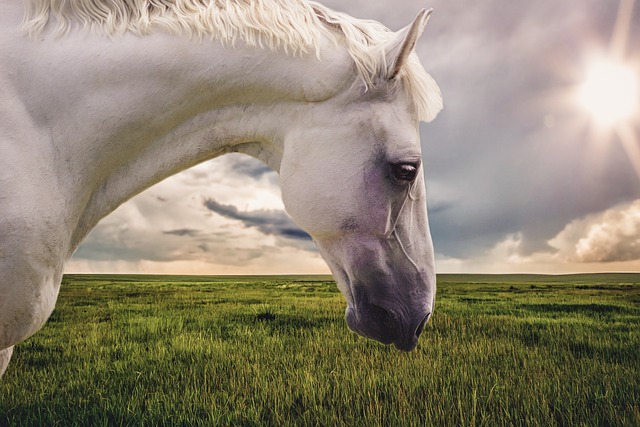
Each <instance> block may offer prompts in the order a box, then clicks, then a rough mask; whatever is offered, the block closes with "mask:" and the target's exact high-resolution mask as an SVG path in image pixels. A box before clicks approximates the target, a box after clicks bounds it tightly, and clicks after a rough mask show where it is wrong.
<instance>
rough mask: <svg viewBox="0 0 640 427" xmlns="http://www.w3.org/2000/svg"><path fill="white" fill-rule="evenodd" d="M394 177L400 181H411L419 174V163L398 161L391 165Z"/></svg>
mask: <svg viewBox="0 0 640 427" xmlns="http://www.w3.org/2000/svg"><path fill="white" fill-rule="evenodd" d="M391 170H392V172H393V177H394V178H395V179H397V180H400V181H408V182H411V181H413V180H414V179H416V176H418V165H417V164H415V163H396V164H392V165H391Z"/></svg>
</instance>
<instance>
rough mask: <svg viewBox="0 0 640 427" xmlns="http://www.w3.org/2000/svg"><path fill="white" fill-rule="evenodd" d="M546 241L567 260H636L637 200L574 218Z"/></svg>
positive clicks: (639, 252) (639, 256)
mask: <svg viewBox="0 0 640 427" xmlns="http://www.w3.org/2000/svg"><path fill="white" fill-rule="evenodd" d="M549 243H550V244H551V246H553V247H555V248H557V249H558V250H559V252H560V255H561V256H562V257H563V258H565V259H567V260H569V261H577V262H586V263H588V262H605V263H608V262H624V261H635V260H640V200H636V201H634V202H632V203H629V204H625V205H620V206H616V207H613V208H611V209H607V210H606V211H604V212H601V213H598V214H594V215H589V216H587V217H585V218H581V219H578V220H575V221H573V222H571V223H570V224H568V225H567V226H566V227H565V228H564V230H562V231H561V232H560V233H559V234H558V235H557V236H556V237H555V238H554V239H552V240H551V241H550V242H549Z"/></svg>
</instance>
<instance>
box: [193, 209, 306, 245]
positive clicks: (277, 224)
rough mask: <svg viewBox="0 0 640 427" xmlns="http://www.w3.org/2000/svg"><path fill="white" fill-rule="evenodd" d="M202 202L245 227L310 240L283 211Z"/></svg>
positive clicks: (265, 232)
mask: <svg viewBox="0 0 640 427" xmlns="http://www.w3.org/2000/svg"><path fill="white" fill-rule="evenodd" d="M203 204H204V206H206V208H207V209H209V210H210V211H212V212H215V213H217V214H219V215H222V216H224V217H227V218H232V219H236V220H239V221H241V222H242V223H243V224H244V225H245V227H254V228H256V229H258V230H260V232H261V233H263V234H266V235H275V236H281V237H285V238H289V239H297V240H307V241H311V236H309V235H308V234H307V233H305V232H304V231H302V230H301V229H300V228H299V227H298V226H296V225H295V223H294V222H293V221H292V220H291V218H290V217H289V215H287V214H286V213H285V212H284V211H275V210H256V211H249V212H240V211H239V210H238V208H236V207H235V206H231V205H224V204H221V203H218V202H217V201H215V200H214V199H206V200H205V201H204V202H203Z"/></svg>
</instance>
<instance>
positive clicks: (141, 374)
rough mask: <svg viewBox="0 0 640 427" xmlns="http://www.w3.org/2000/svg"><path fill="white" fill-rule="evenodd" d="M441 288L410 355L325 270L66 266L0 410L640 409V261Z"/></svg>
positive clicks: (443, 420) (112, 414) (194, 417)
mask: <svg viewBox="0 0 640 427" xmlns="http://www.w3.org/2000/svg"><path fill="white" fill-rule="evenodd" d="M438 287H439V288H438V295H437V298H436V311H435V313H434V315H433V317H432V320H431V322H430V323H429V324H428V326H427V327H426V329H425V332H424V333H423V335H422V337H421V339H420V344H419V346H418V349H417V350H416V351H414V352H412V353H401V352H398V351H397V350H395V349H394V348H390V347H385V346H382V345H379V344H377V343H375V342H372V341H369V340H366V339H364V338H360V337H358V336H356V335H355V334H353V333H351V332H350V331H348V329H347V327H346V324H345V322H344V306H345V303H344V301H343V298H342V296H341V295H340V294H339V292H338V291H337V289H336V287H335V284H334V283H333V281H332V280H331V279H330V278H328V277H325V276H290V277H286V276H281V277H177V276H176V277H174V276H117V275H113V276H79V275H75V276H66V277H65V279H64V282H63V286H62V291H61V293H60V297H59V299H58V304H57V308H56V310H55V312H54V314H53V316H52V318H51V319H50V321H49V323H48V324H47V325H46V326H45V327H44V328H43V329H42V330H41V331H40V332H38V333H37V334H36V335H35V336H34V337H32V338H30V339H29V340H27V341H25V342H24V343H22V344H20V345H18V346H17V347H16V351H15V354H14V357H13V360H12V363H11V365H10V366H9V369H8V371H7V373H6V374H5V376H4V377H3V378H2V380H0V425H10V426H14V425H15V426H22V425H24V426H40V425H77V426H89V425H97V426H100V425H131V426H142V425H148V426H156V425H276V426H281V425H282V426H286V425H346V426H358V425H366V426H378V425H380V426H382V425H384V426H389V425H398V426H413V425H415V426H423V425H427V426H428V425H437V426H458V425H461V426H476V425H477V426H502V425H508V426H512V425H515V426H519V425H522V426H537V425H541V426H554V425H560V426H609V425H613V426H615V425H620V426H639V425H640V274H635V275H634V274H609V275H574V276H536V275H528V276H523V275H514V276H511V275H509V276H506V275H504V276H490V275H441V276H439V278H438Z"/></svg>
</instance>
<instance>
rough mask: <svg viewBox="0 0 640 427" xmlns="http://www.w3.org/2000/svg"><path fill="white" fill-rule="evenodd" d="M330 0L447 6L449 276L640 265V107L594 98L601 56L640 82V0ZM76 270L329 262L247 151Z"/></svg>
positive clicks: (302, 268) (428, 58)
mask: <svg viewBox="0 0 640 427" xmlns="http://www.w3.org/2000/svg"><path fill="white" fill-rule="evenodd" d="M323 3H324V4H325V5H327V6H329V7H332V8H334V9H336V10H340V11H343V12H346V13H349V14H350V15H353V16H356V17H359V18H368V19H375V20H378V21H380V22H382V23H384V24H385V25H387V26H388V27H389V28H391V29H393V30H398V29H400V28H402V27H404V26H405V25H407V24H408V23H409V22H411V20H412V19H413V17H414V16H415V15H416V13H417V12H418V10H419V9H420V8H421V7H433V8H434V13H433V15H432V18H431V20H430V21H429V24H428V26H427V29H426V31H425V34H424V35H423V36H422V38H421V39H420V41H419V42H418V46H417V53H418V56H419V57H420V59H421V62H422V64H423V65H424V67H425V68H426V69H427V71H428V72H429V73H430V74H431V75H432V76H433V77H434V78H435V80H436V81H437V82H438V84H439V86H440V88H441V91H442V95H443V98H444V104H445V107H444V110H443V111H442V112H441V113H440V115H439V116H438V117H437V118H436V119H435V120H434V121H433V122H432V123H429V124H424V123H423V124H422V125H421V144H422V150H423V157H424V173H425V178H426V183H427V195H428V206H429V222H430V225H431V232H432V236H433V241H434V246H435V251H436V268H437V271H438V272H439V273H454V272H460V273H513V272H521V273H525V272H526V273H572V272H596V271H640V117H639V115H640V113H639V112H638V111H635V112H634V113H630V116H629V117H627V118H625V119H620V120H618V121H617V122H615V123H613V124H612V123H610V121H611V120H613V119H611V120H609V122H607V121H606V120H605V119H604V118H603V117H604V116H606V115H607V114H608V112H611V111H614V112H615V111H616V110H615V109H614V110H612V108H615V105H614V106H613V107H611V108H604V111H601V110H602V108H600V110H597V109H596V107H597V106H595V107H594V106H593V105H591V107H592V108H591V110H594V109H596V111H595V112H592V111H590V110H589V108H587V107H588V106H589V105H587V102H586V101H580V100H581V99H584V96H585V95H584V93H583V92H581V90H584V88H585V86H584V84H583V83H584V82H585V80H588V79H589V76H590V75H591V74H590V72H592V71H593V69H594V64H596V63H598V61H604V60H606V59H607V58H611V57H615V58H616V61H618V62H620V63H623V64H625V65H624V66H625V67H626V68H624V71H626V72H627V74H629V73H631V74H632V76H633V77H634V78H640V4H636V5H635V7H634V5H633V1H629V0H624V1H623V6H626V9H624V8H623V9H622V10H623V12H622V13H620V17H618V15H619V6H620V3H619V2H618V1H617V0H564V1H562V2H559V1H556V0H538V1H523V0H485V1H483V2H468V1H461V0H430V1H425V2H418V1H416V0H394V1H378V2H370V1H368V0H325V1H323ZM616 22H618V24H617V25H616ZM625 23H626V24H628V25H627V27H628V31H625V28H626V27H625ZM616 28H617V30H615V31H614V29H616ZM614 33H615V34H616V36H615V37H614V36H613V35H614ZM612 40H614V42H612ZM603 58H604V59H603ZM610 74H611V73H610ZM627 74H624V73H623V74H621V76H623V77H624V76H626V75H627ZM616 82H617V83H620V82H624V79H623V78H622V77H619V76H618V77H617V78H614V81H613V82H608V83H607V84H608V85H615V84H616ZM601 86H602V85H601ZM610 87H611V86H606V87H605V88H604V92H605V95H603V96H606V94H610V93H612V92H614V90H613V89H615V88H613V89H610ZM596 89H597V88H596ZM601 89H602V88H601ZM622 91H623V95H624V93H626V94H629V93H631V95H632V96H631V99H632V100H634V102H637V100H638V99H639V98H640V91H639V89H638V88H637V87H636V88H635V90H634V89H633V87H632V85H631V84H626V85H624V87H623V89H622ZM580 94H583V95H582V96H583V98H580V96H581V95H580ZM613 102H614V103H615V104H616V105H620V102H621V101H620V102H619V101H618V100H616V99H614V100H613ZM591 104H593V102H592V103H591ZM600 107H602V103H600ZM605 107H606V106H605ZM66 271H67V272H75V273H80V272H85V273H106V272H117V273H158V274H312V273H329V270H328V268H327V266H326V264H325V263H324V261H323V260H322V258H321V257H320V255H319V254H318V252H317V251H316V249H315V247H314V245H313V243H312V242H311V240H310V238H309V237H308V236H307V235H306V233H304V232H302V231H301V230H300V229H299V228H297V227H296V225H295V224H294V223H293V222H292V221H291V219H290V218H289V217H288V215H287V214H286V213H285V211H284V208H283V204H282V201H281V197H280V190H279V187H278V175H277V174H276V173H275V172H273V171H271V170H269V169H268V168H267V167H266V166H264V165H263V164H262V163H260V162H258V161H257V160H254V159H252V158H250V157H247V156H244V155H240V154H232V155H226V156H223V157H220V158H217V159H214V160H212V161H209V162H207V163H204V164H201V165H198V166H196V167H194V168H192V169H190V170H187V171H184V172H182V173H180V174H178V175H175V176H173V177H171V178H169V179H167V180H165V181H163V182H161V183H159V184H157V185H156V186H154V187H151V188H150V189H149V190H147V191H145V192H144V193H141V194H140V195H138V196H136V197H135V198H133V199H132V200H130V201H129V202H127V203H125V204H124V205H122V206H121V207H120V208H118V209H117V210H116V211H115V212H113V213H112V214H111V215H109V216H108V217H106V218H105V219H103V220H102V222H100V224H99V225H98V226H97V227H96V229H94V230H93V231H92V232H91V234H90V235H89V236H88V237H87V239H86V240H85V241H84V242H83V243H82V245H81V246H80V247H79V249H78V250H77V252H76V253H75V254H74V256H73V258H72V260H71V261H70V263H69V264H68V267H67V270H66Z"/></svg>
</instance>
